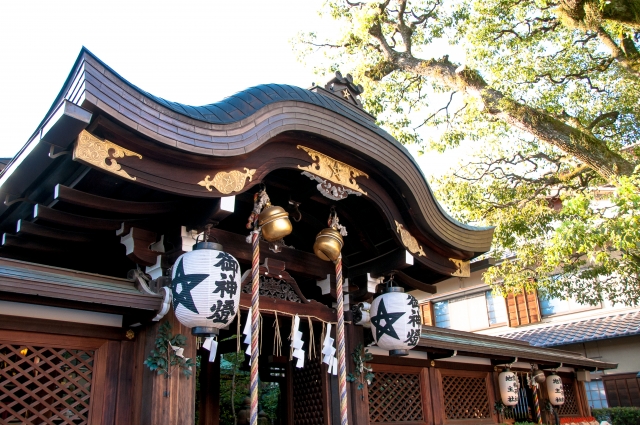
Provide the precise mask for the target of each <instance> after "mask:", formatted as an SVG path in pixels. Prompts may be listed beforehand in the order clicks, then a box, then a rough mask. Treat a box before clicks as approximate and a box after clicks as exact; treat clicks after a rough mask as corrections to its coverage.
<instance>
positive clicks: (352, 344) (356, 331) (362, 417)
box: [344, 323, 369, 425]
mask: <svg viewBox="0 0 640 425" xmlns="http://www.w3.org/2000/svg"><path fill="white" fill-rule="evenodd" d="M363 331H364V328H363V327H362V326H357V325H353V324H348V323H345V325H344V333H345V347H346V356H347V375H348V374H349V373H355V364H354V363H353V358H352V357H351V353H353V352H354V351H355V349H356V347H357V346H358V344H362V345H363V347H364V333H363ZM363 356H364V351H363ZM363 378H364V377H363ZM367 390H368V388H367V385H366V383H365V385H364V388H362V389H361V390H359V389H358V384H356V383H347V407H348V409H349V424H351V425H369V397H368V395H369V394H368V391H367Z"/></svg>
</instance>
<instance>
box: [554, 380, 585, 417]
mask: <svg viewBox="0 0 640 425" xmlns="http://www.w3.org/2000/svg"><path fill="white" fill-rule="evenodd" d="M562 387H563V388H564V404H563V405H562V406H558V415H560V416H577V415H580V410H579V409H578V401H577V400H576V393H575V391H574V389H573V382H570V383H563V384H562Z"/></svg>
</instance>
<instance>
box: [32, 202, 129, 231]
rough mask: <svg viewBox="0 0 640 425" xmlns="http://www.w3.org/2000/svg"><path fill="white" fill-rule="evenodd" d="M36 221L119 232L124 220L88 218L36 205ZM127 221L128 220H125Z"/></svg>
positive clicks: (34, 215)
mask: <svg viewBox="0 0 640 425" xmlns="http://www.w3.org/2000/svg"><path fill="white" fill-rule="evenodd" d="M33 218H34V221H40V220H42V221H48V222H51V223H56V224H61V225H64V226H69V227H75V228H79V229H91V230H114V231H115V230H118V229H119V228H120V227H121V226H122V221H123V220H107V219H104V218H94V217H86V216H82V215H76V214H71V213H68V212H64V211H59V210H54V209H52V208H49V207H45V206H43V205H39V204H36V205H34V207H33ZM125 221H127V220H125Z"/></svg>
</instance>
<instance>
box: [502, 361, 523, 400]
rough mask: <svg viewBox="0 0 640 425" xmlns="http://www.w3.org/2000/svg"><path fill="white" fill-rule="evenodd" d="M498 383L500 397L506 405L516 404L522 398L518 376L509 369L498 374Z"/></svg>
mask: <svg viewBox="0 0 640 425" xmlns="http://www.w3.org/2000/svg"><path fill="white" fill-rule="evenodd" d="M498 383H499V386H500V398H502V403H504V405H505V406H515V405H516V404H518V400H519V399H520V395H519V394H520V393H519V389H520V383H519V382H518V376H517V375H516V374H515V373H514V372H511V371H510V370H509V369H507V370H505V371H504V372H501V373H500V375H498Z"/></svg>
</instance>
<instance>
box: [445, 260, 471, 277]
mask: <svg viewBox="0 0 640 425" xmlns="http://www.w3.org/2000/svg"><path fill="white" fill-rule="evenodd" d="M449 261H451V262H452V263H453V264H455V265H456V271H455V272H453V273H451V276H457V277H469V276H471V265H470V264H469V262H468V261H464V260H458V259H456V258H449Z"/></svg>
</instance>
